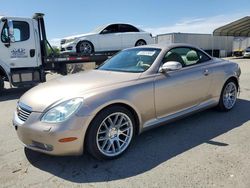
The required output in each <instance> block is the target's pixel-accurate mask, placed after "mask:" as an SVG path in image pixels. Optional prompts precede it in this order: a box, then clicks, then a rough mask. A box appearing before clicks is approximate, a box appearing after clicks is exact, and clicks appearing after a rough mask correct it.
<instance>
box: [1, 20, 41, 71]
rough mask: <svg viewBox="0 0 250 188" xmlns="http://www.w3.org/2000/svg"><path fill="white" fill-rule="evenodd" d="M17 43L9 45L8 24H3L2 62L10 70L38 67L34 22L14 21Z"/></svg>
mask: <svg viewBox="0 0 250 188" xmlns="http://www.w3.org/2000/svg"><path fill="white" fill-rule="evenodd" d="M13 27H14V38H15V42H11V43H10V45H8V42H7V40H8V39H7V36H8V29H7V23H5V24H4V22H1V28H2V30H1V41H0V49H1V57H0V58H1V61H2V62H4V63H5V64H6V66H8V67H10V68H20V67H37V66H38V63H39V62H38V60H37V57H38V52H37V51H36V49H37V48H36V43H35V37H36V36H35V32H34V28H33V22H32V20H29V19H27V20H26V19H22V20H19V19H16V18H15V20H13Z"/></svg>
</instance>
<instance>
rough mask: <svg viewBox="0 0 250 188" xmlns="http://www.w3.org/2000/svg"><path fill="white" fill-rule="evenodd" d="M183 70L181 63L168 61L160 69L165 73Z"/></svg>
mask: <svg viewBox="0 0 250 188" xmlns="http://www.w3.org/2000/svg"><path fill="white" fill-rule="evenodd" d="M181 68H182V65H181V63H179V62H177V61H168V62H166V63H164V64H163V65H162V66H161V67H160V69H159V72H161V73H165V72H167V71H175V70H180V69H181Z"/></svg>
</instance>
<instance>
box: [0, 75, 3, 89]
mask: <svg viewBox="0 0 250 188" xmlns="http://www.w3.org/2000/svg"><path fill="white" fill-rule="evenodd" d="M3 89H4V80H3V77H2V76H1V75H0V91H1V90H3Z"/></svg>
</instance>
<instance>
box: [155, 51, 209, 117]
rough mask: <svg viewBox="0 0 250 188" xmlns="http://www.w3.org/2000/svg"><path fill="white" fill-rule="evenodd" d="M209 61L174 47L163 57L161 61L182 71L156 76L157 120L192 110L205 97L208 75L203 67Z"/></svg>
mask: <svg viewBox="0 0 250 188" xmlns="http://www.w3.org/2000/svg"><path fill="white" fill-rule="evenodd" d="M203 56H204V57H203ZM210 60H211V59H210V58H209V57H208V56H206V54H204V53H202V52H199V51H197V50H195V49H190V48H178V49H177V48H174V49H172V50H170V51H169V52H168V53H167V54H166V55H165V57H164V59H163V62H168V61H178V62H180V63H181V64H182V65H183V68H182V69H180V70H177V71H171V72H167V73H164V74H163V73H159V74H158V75H157V76H156V78H155V108H156V115H157V118H162V117H165V116H168V115H171V114H174V113H177V112H181V111H183V110H186V109H188V108H191V107H195V106H197V105H199V104H200V103H201V102H203V101H205V100H207V99H208V98H209V96H208V90H209V88H210V85H211V76H210V75H209V70H208V68H207V64H209V62H210Z"/></svg>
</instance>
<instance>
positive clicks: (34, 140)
mask: <svg viewBox="0 0 250 188" xmlns="http://www.w3.org/2000/svg"><path fill="white" fill-rule="evenodd" d="M40 116H41V113H37V112H32V113H31V114H30V116H29V118H28V119H27V120H26V121H25V122H22V121H21V120H20V119H19V118H18V116H17V113H16V112H15V114H14V119H13V125H14V127H15V129H16V132H17V135H18V137H19V139H20V140H21V142H22V143H23V144H24V145H25V146H26V147H27V148H30V149H32V150H35V151H39V152H42V153H46V154H51V155H63V156H65V155H81V154H82V153H83V146H84V138H85V133H86V130H87V127H88V125H89V123H90V121H91V119H92V118H93V117H92V116H86V117H79V116H77V115H73V116H72V117H71V118H70V119H69V120H67V121H65V122H63V123H57V124H50V123H44V122H41V121H40ZM69 137H74V138H77V139H76V140H74V141H70V142H59V140H60V139H62V138H69Z"/></svg>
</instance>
